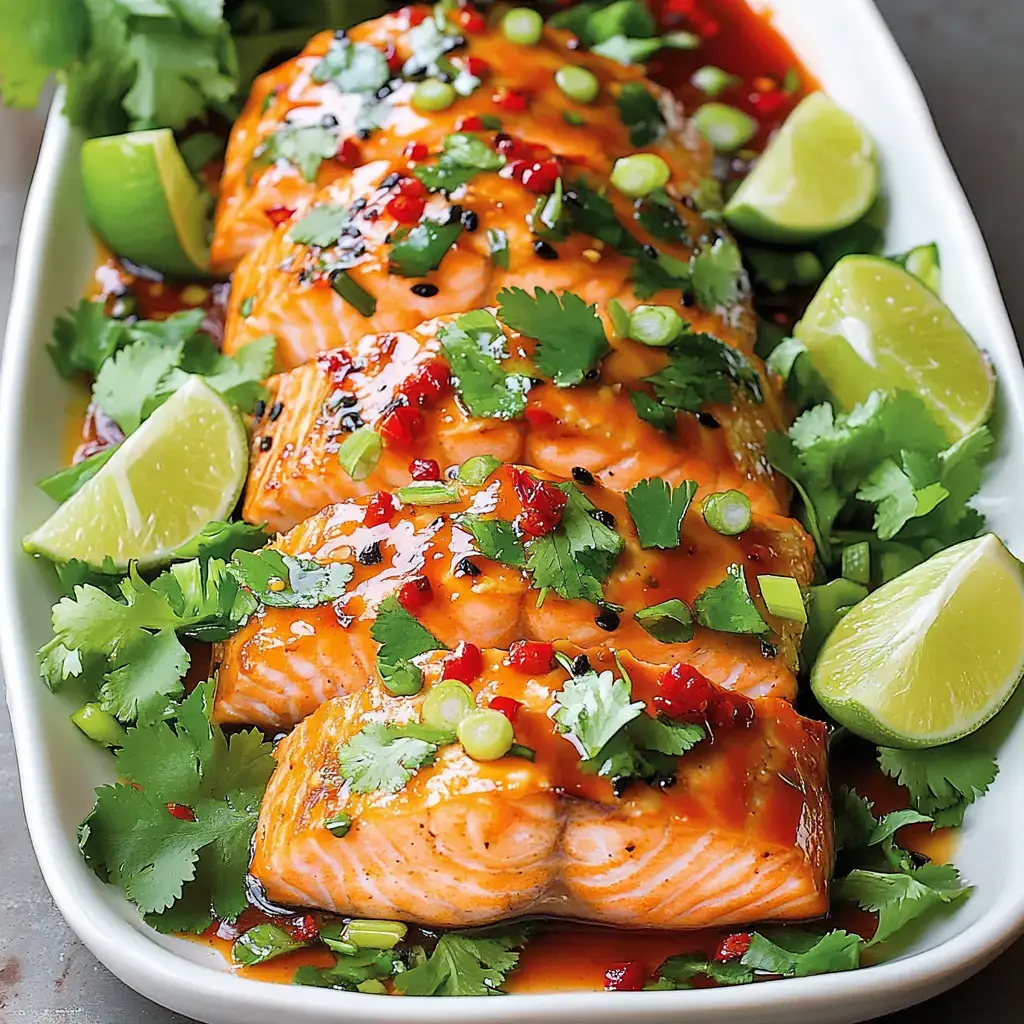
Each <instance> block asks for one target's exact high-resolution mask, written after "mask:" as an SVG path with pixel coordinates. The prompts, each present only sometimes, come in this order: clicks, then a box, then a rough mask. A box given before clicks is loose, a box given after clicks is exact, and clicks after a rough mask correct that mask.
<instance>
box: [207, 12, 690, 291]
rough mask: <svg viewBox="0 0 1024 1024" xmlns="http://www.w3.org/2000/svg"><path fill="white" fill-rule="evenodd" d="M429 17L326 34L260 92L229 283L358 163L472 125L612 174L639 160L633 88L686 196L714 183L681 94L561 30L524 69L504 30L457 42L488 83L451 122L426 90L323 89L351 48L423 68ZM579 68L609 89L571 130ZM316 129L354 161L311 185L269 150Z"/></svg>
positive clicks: (230, 231) (241, 161)
mask: <svg viewBox="0 0 1024 1024" xmlns="http://www.w3.org/2000/svg"><path fill="white" fill-rule="evenodd" d="M429 10H430V9H429V8H427V7H423V6H416V7H410V8H405V9H403V12H399V13H397V14H391V15H386V16H385V17H382V18H379V19H377V20H376V21H370V22H366V23H364V24H361V25H358V26H356V27H355V28H352V29H351V30H350V31H349V32H348V33H347V36H346V35H345V34H341V36H340V37H337V36H335V34H334V33H332V32H322V33H320V34H319V35H317V36H315V37H314V38H313V39H311V40H310V42H309V44H308V45H307V46H306V48H305V50H303V52H302V53H301V54H300V55H299V56H298V57H296V58H294V59H293V60H290V61H287V62H286V63H284V64H282V65H281V66H280V67H278V68H275V69H274V70H272V71H269V72H267V73H266V74H263V75H261V76H260V77H259V78H258V79H257V80H256V83H255V85H254V86H253V89H252V93H251V94H250V97H249V101H248V102H247V104H246V106H245V109H244V110H243V112H242V115H241V116H240V117H239V119H238V120H237V121H236V122H235V125H234V128H233V129H232V132H231V138H230V141H229V144H228V150H227V155H226V159H225V165H224V174H223V177H222V179H221V186H220V200H219V204H218V208H217V214H216V221H215V229H214V236H213V245H212V251H211V257H212V262H213V267H214V269H215V270H216V271H217V272H219V273H229V272H230V271H232V270H234V268H235V267H236V265H237V264H238V262H239V260H241V258H242V257H243V256H245V255H246V254H247V253H249V252H251V251H252V250H253V249H255V248H256V247H257V246H258V245H259V244H260V243H261V242H263V241H264V240H265V239H266V238H267V237H268V236H269V235H270V234H271V232H272V231H273V223H272V220H271V217H272V216H273V217H275V218H276V216H277V215H279V212H283V213H284V214H285V215H287V214H288V213H291V212H295V213H301V212H302V211H304V210H305V209H306V208H307V207H308V206H309V205H310V203H311V202H312V201H313V199H314V197H315V196H316V193H317V191H318V190H319V189H320V188H323V187H324V186H325V185H328V184H331V183H332V182H336V181H342V182H344V181H345V180H347V179H348V177H349V175H350V173H351V171H350V167H349V166H348V164H351V163H352V156H351V154H357V157H356V160H357V161H358V163H368V162H371V161H374V160H381V159H383V160H386V161H389V162H391V163H394V162H396V161H397V160H398V159H399V158H400V157H401V156H402V154H403V153H404V152H405V151H406V149H407V148H408V147H409V145H410V144H411V143H419V144H421V145H424V146H426V147H427V149H428V150H429V151H431V152H435V153H436V152H437V151H439V150H440V148H441V143H442V141H443V139H444V137H445V136H446V135H448V134H450V133H451V132H454V131H457V130H460V128H461V126H462V125H463V124H464V123H465V122H466V121H467V120H469V119H472V118H479V117H493V116H494V115H495V114H498V115H499V116H500V117H501V122H502V128H503V130H504V131H506V132H508V133H510V134H512V135H514V136H516V137H517V138H519V139H522V140H523V141H524V142H528V143H531V144H534V145H537V146H541V147H544V148H546V149H548V150H550V151H551V152H552V153H555V154H557V155H558V156H562V157H571V158H573V159H574V160H576V161H577V162H579V163H580V164H582V165H584V166H586V167H589V168H591V169H593V170H596V171H599V172H601V173H605V174H606V173H607V172H608V171H609V170H610V168H611V165H612V163H614V161H615V159H616V158H617V157H620V156H623V155H626V154H628V153H632V152H634V151H635V150H636V149H637V145H636V144H635V143H634V141H633V140H632V139H631V133H630V129H629V127H628V126H627V125H626V124H625V123H624V122H623V119H622V117H621V116H620V112H619V109H618V106H617V98H618V96H619V95H620V94H621V91H622V88H623V87H624V86H626V87H628V88H636V87H637V86H642V87H643V88H645V89H646V90H647V91H648V92H649V94H650V95H651V96H652V97H654V98H655V99H656V101H657V104H658V106H659V107H660V110H661V114H662V116H663V117H664V119H665V121H666V124H667V130H666V132H665V134H664V136H663V138H662V139H660V140H659V141H658V142H657V143H656V144H654V145H651V146H650V147H648V148H649V150H650V151H651V152H657V153H659V154H660V155H661V156H663V157H664V158H665V160H666V161H667V162H668V164H669V166H670V167H671V168H672V172H673V177H672V181H673V185H674V186H675V187H676V188H677V189H678V190H679V191H680V193H682V194H689V193H690V192H691V191H692V190H693V189H694V188H695V187H696V186H697V185H699V183H700V182H701V181H702V180H703V179H704V178H707V177H708V176H709V175H710V151H709V148H708V146H707V144H706V143H705V142H704V141H703V140H702V139H701V137H700V135H699V134H698V133H697V132H696V131H695V130H694V129H693V128H692V127H691V126H689V124H688V123H687V122H686V121H685V120H684V118H683V116H682V112H681V109H680V108H679V106H678V104H677V102H676V101H675V99H674V98H673V97H672V96H671V94H669V93H668V92H667V91H666V90H664V89H662V88H661V87H660V86H657V85H655V84H654V83H653V82H651V81H649V80H648V79H646V78H645V77H644V75H643V74H642V71H641V69H639V68H638V67H625V66H623V65H621V64H618V63H616V62H614V61H611V60H608V59H605V58H603V57H600V56H597V55H594V54H590V53H586V52H584V51H582V50H579V49H573V50H570V49H569V41H570V39H571V38H572V37H571V35H570V34H569V33H568V32H565V31H560V30H558V29H551V28H549V29H546V30H545V34H544V39H543V41H542V42H541V43H540V44H539V45H537V46H533V47H531V48H530V53H529V60H524V59H522V56H523V51H522V48H521V47H517V46H516V45H514V44H513V43H510V42H509V41H508V40H507V39H505V38H504V36H503V35H502V33H501V31H500V30H488V31H485V32H477V33H460V34H457V35H454V36H453V37H452V39H451V40H450V43H455V44H456V45H454V46H453V47H452V48H451V49H450V50H449V55H450V58H451V60H452V61H453V62H454V64H455V65H456V66H457V67H459V68H465V67H466V66H467V63H468V62H470V61H472V62H473V64H474V66H476V67H477V68H478V70H480V71H482V72H483V74H482V76H481V77H482V83H481V85H480V86H479V87H478V88H476V89H475V91H474V92H473V93H472V94H471V95H469V96H466V97H462V98H460V99H458V100H457V101H456V102H455V103H454V104H453V105H452V106H450V107H449V108H448V109H447V110H444V111H439V112H424V111H420V110H418V109H416V108H415V107H414V106H413V105H412V103H411V97H412V93H413V90H414V88H415V85H414V83H413V82H411V81H408V82H404V81H402V80H401V79H400V78H396V79H393V80H392V83H391V84H393V85H394V86H395V87H394V88H393V89H391V84H389V86H388V88H389V89H390V91H389V93H388V94H387V95H386V96H385V98H384V100H383V101H382V102H374V98H373V97H372V96H368V95H367V94H366V93H362V92H359V91H349V90H346V89H343V88H341V87H339V85H338V84H337V82H336V81H335V80H332V79H330V78H328V79H327V80H325V81H317V78H318V77H323V76H322V75H321V74H320V73H319V71H318V69H319V68H320V67H321V65H322V63H323V61H324V58H325V56H327V55H328V54H329V53H332V54H339V53H341V52H343V51H344V50H345V48H346V47H348V46H350V45H351V44H355V45H356V46H358V47H366V46H372V47H375V48H376V49H377V51H379V52H380V53H381V54H382V55H383V54H384V53H389V54H390V55H391V63H392V66H393V67H394V68H400V67H401V65H402V63H404V62H405V61H406V60H408V59H409V58H410V57H412V56H413V53H414V50H415V49H416V46H417V39H418V37H422V34H423V33H424V32H429V31H430V25H427V26H426V28H425V29H424V28H423V27H422V26H421V27H420V28H419V30H418V31H417V29H416V27H415V26H412V27H410V24H409V20H410V12H414V11H415V12H417V13H416V14H413V15H412V16H413V18H414V19H415V18H421V17H422V15H424V14H426V13H427V12H429ZM492 20H493V19H492ZM453 31H454V25H453ZM371 56H372V55H371ZM480 62H483V64H481V63H480ZM567 62H568V63H572V64H576V65H580V66H582V67H586V68H588V69H589V70H590V71H592V72H593V73H594V74H595V75H596V76H597V78H598V80H599V82H600V84H601V90H600V93H599V94H598V97H597V99H596V100H595V102H594V103H593V104H590V105H589V106H588V108H587V117H586V123H585V124H582V125H575V124H570V123H567V122H566V120H565V119H564V117H563V114H565V113H566V112H570V113H574V114H578V112H579V111H578V105H577V104H575V103H574V102H573V101H572V100H570V99H569V98H568V97H567V96H566V95H565V94H564V93H563V92H562V91H561V90H560V89H559V88H558V87H557V86H556V85H555V82H554V73H555V71H557V70H558V68H560V67H561V66H562V65H564V64H565V63H567ZM503 90H513V91H515V92H518V93H522V94H524V95H525V96H527V97H528V98H529V104H528V107H527V108H526V109H525V110H523V111H522V112H519V113H516V112H514V111H510V110H508V109H499V108H498V106H496V104H495V102H494V97H495V96H496V95H498V96H500V95H502V92H503ZM371 111H372V123H373V124H374V125H376V126H377V127H375V128H374V129H373V130H372V131H365V130H362V129H363V125H364V121H365V119H366V115H367V114H368V113H370V112H371ZM305 126H315V127H318V128H320V129H321V130H322V134H323V137H324V138H325V139H327V140H328V141H331V142H332V146H331V148H332V149H335V150H340V149H341V147H342V145H343V144H345V146H346V149H344V150H341V155H342V157H344V158H345V159H337V158H335V157H334V156H333V155H331V156H328V157H327V158H325V159H324V160H322V161H321V162H319V164H318V165H316V166H313V167H312V168H310V170H311V171H312V173H310V174H309V176H308V177H307V176H306V174H305V173H304V169H300V168H299V167H298V166H296V165H295V164H293V163H289V162H288V161H287V160H285V159H279V160H274V161H271V160H269V159H268V158H267V157H264V156H262V155H261V154H262V153H264V152H266V151H267V150H268V144H269V149H270V151H271V152H273V151H274V144H275V140H274V136H275V135H276V134H277V133H279V132H281V131H282V130H285V131H288V130H289V129H294V128H302V127H305ZM360 135H363V136H365V137H362V138H361V137H360Z"/></svg>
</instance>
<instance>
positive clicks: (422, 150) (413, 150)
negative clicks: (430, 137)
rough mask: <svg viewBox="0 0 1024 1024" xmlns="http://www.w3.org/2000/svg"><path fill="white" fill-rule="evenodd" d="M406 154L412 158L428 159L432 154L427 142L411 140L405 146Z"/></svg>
mask: <svg viewBox="0 0 1024 1024" xmlns="http://www.w3.org/2000/svg"><path fill="white" fill-rule="evenodd" d="M405 155H406V157H408V159H410V160H426V159H427V157H428V156H429V155H430V150H429V149H427V144H426V143H425V142H410V143H409V145H408V146H406V147H405Z"/></svg>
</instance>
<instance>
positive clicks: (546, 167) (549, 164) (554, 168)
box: [521, 157, 562, 195]
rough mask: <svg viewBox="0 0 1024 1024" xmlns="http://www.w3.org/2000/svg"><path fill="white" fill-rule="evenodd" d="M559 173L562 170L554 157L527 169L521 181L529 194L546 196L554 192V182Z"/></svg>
mask: <svg viewBox="0 0 1024 1024" xmlns="http://www.w3.org/2000/svg"><path fill="white" fill-rule="evenodd" d="M561 173H562V169H561V167H560V166H559V163H558V161H557V160H556V159H555V158H554V157H549V158H548V159H547V160H543V161H541V162H539V163H534V164H532V165H531V166H530V167H528V168H527V169H526V170H525V171H524V172H523V176H522V179H521V181H522V183H523V185H524V186H525V187H526V188H528V189H529V190H530V191H531V192H534V193H536V194H537V195H547V194H548V193H549V192H552V191H554V188H555V182H556V181H557V180H558V178H559V176H560V175H561Z"/></svg>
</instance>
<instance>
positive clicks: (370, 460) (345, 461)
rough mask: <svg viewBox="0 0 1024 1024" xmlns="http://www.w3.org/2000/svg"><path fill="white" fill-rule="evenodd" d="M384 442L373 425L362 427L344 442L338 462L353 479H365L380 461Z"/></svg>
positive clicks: (339, 452)
mask: <svg viewBox="0 0 1024 1024" xmlns="http://www.w3.org/2000/svg"><path fill="white" fill-rule="evenodd" d="M383 450H384V443H383V442H382V441H381V439H380V434H378V433H377V431H375V430H374V429H373V427H360V428H359V429H358V430H354V431H353V432H352V433H351V434H349V435H348V437H346V438H345V440H344V441H343V442H342V444H341V447H340V448H339V449H338V462H339V463H340V465H341V468H342V469H343V470H345V472H346V473H348V475H349V476H350V477H351V478H352V479H353V480H365V479H366V478H367V477H368V476H369V475H370V474H371V473H372V472H373V471H374V470H375V469H376V468H377V463H378V462H379V461H380V456H381V452H382V451H383Z"/></svg>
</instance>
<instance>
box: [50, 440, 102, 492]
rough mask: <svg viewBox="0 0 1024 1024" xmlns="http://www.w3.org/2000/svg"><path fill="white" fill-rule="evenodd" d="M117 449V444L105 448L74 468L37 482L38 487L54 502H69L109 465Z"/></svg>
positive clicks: (77, 463)
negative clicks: (109, 460) (73, 495)
mask: <svg viewBox="0 0 1024 1024" xmlns="http://www.w3.org/2000/svg"><path fill="white" fill-rule="evenodd" d="M117 448H118V446H117V445H116V444H115V445H111V446H110V447H109V448H104V449H103V450H102V451H99V452H96V453H95V454H93V455H90V456H88V457H87V458H84V459H82V461H81V462H76V463H75V464H74V465H73V466H66V467H65V468H64V469H58V470H57V472H56V473H51V474H50V475H49V476H44V477H43V478H42V479H41V480H37V481H36V487H38V488H39V489H40V490H41V491H42V492H43V493H44V494H46V495H47V496H48V497H50V498H53V500H54V501H58V502H64V501H67V500H68V498H70V497H71V495H72V494H75V493H77V491H78V490H79V488H81V487H82V486H83V485H84V484H86V483H87V482H88V481H90V480H91V479H92V478H93V477H94V476H95V475H96V474H97V473H98V472H99V471H100V470H101V469H102V468H103V467H104V466H105V465H106V464H107V461H108V459H109V458H110V456H111V455H113V454H114V452H116V451H117Z"/></svg>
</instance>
